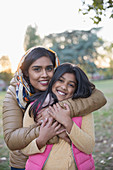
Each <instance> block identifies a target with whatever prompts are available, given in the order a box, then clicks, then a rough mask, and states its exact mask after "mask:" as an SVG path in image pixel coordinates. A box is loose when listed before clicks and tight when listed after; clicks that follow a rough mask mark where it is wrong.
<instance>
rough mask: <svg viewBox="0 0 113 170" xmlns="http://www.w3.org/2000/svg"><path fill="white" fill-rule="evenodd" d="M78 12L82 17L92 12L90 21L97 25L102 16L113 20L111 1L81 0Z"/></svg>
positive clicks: (112, 2)
mask: <svg viewBox="0 0 113 170" xmlns="http://www.w3.org/2000/svg"><path fill="white" fill-rule="evenodd" d="M79 11H80V12H82V14H83V15H86V14H89V13H90V14H92V13H91V12H93V16H92V17H91V19H92V20H93V22H94V24H98V23H99V22H101V20H102V16H103V15H104V16H109V18H113V0H91V1H89V0H82V8H81V9H79Z"/></svg>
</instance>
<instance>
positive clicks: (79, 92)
mask: <svg viewBox="0 0 113 170" xmlns="http://www.w3.org/2000/svg"><path fill="white" fill-rule="evenodd" d="M65 73H73V74H74V75H75V79H76V81H77V88H76V90H75V92H74V94H73V96H72V99H77V98H79V97H81V98H86V97H89V96H90V95H91V93H92V90H93V89H94V88H95V85H94V84H92V83H91V82H90V81H89V79H88V77H87V75H86V74H85V73H84V71H83V70H81V69H80V68H79V67H78V66H76V65H73V64H71V63H64V64H61V65H60V66H58V67H57V68H56V70H55V72H54V75H53V77H52V79H51V81H50V83H49V86H48V89H47V90H46V91H45V92H42V94H41V93H36V94H35V95H33V96H32V97H31V102H33V101H34V102H33V104H32V106H31V107H30V115H31V111H32V112H33V115H34V120H35V117H36V114H37V113H38V111H39V110H40V109H41V107H42V105H43V103H44V101H45V99H46V97H47V95H48V94H49V96H50V97H53V98H54V100H55V102H58V100H57V97H56V96H55V94H53V92H52V86H53V84H54V83H55V82H56V81H57V80H58V79H59V78H60V77H61V76H62V75H63V74H65ZM48 105H49V103H48ZM48 105H47V106H48ZM47 106H46V107H47Z"/></svg>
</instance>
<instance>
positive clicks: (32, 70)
mask: <svg viewBox="0 0 113 170" xmlns="http://www.w3.org/2000/svg"><path fill="white" fill-rule="evenodd" d="M53 73H54V68H53V63H52V61H51V60H50V58H49V57H46V56H43V57H41V58H39V59H37V60H36V61H35V62H34V63H32V64H31V65H30V67H29V69H28V76H29V80H30V83H31V85H32V86H33V87H34V89H35V92H38V91H45V90H46V89H47V87H48V85H49V82H50V80H51V78H52V76H53Z"/></svg>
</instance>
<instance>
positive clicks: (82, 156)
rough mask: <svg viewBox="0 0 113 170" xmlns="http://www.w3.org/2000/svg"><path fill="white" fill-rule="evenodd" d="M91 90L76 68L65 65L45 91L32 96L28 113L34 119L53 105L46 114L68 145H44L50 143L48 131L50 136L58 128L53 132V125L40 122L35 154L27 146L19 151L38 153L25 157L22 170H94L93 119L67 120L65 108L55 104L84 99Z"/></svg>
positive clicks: (92, 87) (90, 85)
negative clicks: (62, 134) (51, 129)
mask: <svg viewBox="0 0 113 170" xmlns="http://www.w3.org/2000/svg"><path fill="white" fill-rule="evenodd" d="M94 88H95V86H94V85H93V84H92V83H91V82H89V80H88V78H87V76H86V75H85V73H84V72H83V71H82V70H81V69H80V68H79V67H77V66H73V65H72V64H69V63H66V64H62V65H60V66H59V67H58V68H57V69H56V71H55V74H54V76H53V78H52V80H51V82H50V85H49V87H48V89H47V91H46V92H44V93H43V94H42V95H41V96H39V97H38V98H37V99H36V97H37V96H35V99H36V100H35V102H34V103H33V104H32V106H31V108H30V113H33V118H34V119H35V118H36V116H37V114H38V113H39V111H40V109H41V108H44V107H47V106H49V104H50V103H56V105H55V104H53V108H52V107H50V110H48V113H49V114H50V115H51V116H52V117H53V118H54V119H56V120H57V121H58V122H59V123H60V124H62V125H63V126H64V128H65V129H66V132H67V134H68V136H69V138H70V140H71V145H70V143H68V142H66V141H65V140H62V139H61V138H59V142H58V143H57V144H54V145H46V143H47V141H48V140H49V139H50V133H49V128H50V127H51V126H54V129H55V132H53V134H52V135H53V136H54V135H55V133H56V129H58V128H56V125H55V123H56V122H55V123H53V124H52V121H51V120H49V119H48V120H46V121H44V122H43V123H42V125H41V127H40V133H39V137H38V138H37V139H36V140H35V141H34V143H33V144H35V148H37V149H36V151H35V150H34V149H33V147H31V148H32V149H31V148H30V150H29V146H27V147H26V148H24V149H23V153H24V154H26V153H27V155H32V154H35V153H38V154H35V155H32V156H29V159H28V161H27V164H26V170H30V169H34V170H35V169H38V170H39V169H40V170H41V169H42V168H43V169H44V170H45V169H46V170H52V169H56V170H58V169H60V170H63V169H64V170H65V169H70V170H74V169H76V166H77V168H78V169H81V168H82V169H94V161H93V158H92V155H91V153H92V151H93V148H94V143H95V142H94V141H95V137H94V123H93V115H92V114H88V115H86V116H84V117H76V118H73V119H71V117H70V109H69V107H68V106H66V108H65V109H63V108H62V107H61V106H60V105H59V104H58V103H57V102H58V101H62V100H64V99H67V98H70V97H72V99H74V98H79V97H84V98H86V97H88V96H90V95H91V93H92V90H93V89H94ZM45 101H46V103H45ZM25 123H26V119H25V120H24V126H26V125H25ZM47 129H48V131H47ZM45 131H46V132H45ZM48 136H49V137H48ZM45 145H46V146H45ZM32 146H33V145H32ZM26 150H27V152H26Z"/></svg>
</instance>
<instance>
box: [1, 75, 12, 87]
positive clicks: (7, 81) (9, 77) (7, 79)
mask: <svg viewBox="0 0 113 170" xmlns="http://www.w3.org/2000/svg"><path fill="white" fill-rule="evenodd" d="M12 77H13V73H8V72H0V79H2V80H4V81H5V82H6V84H7V85H9V82H10V80H11V79H12Z"/></svg>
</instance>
